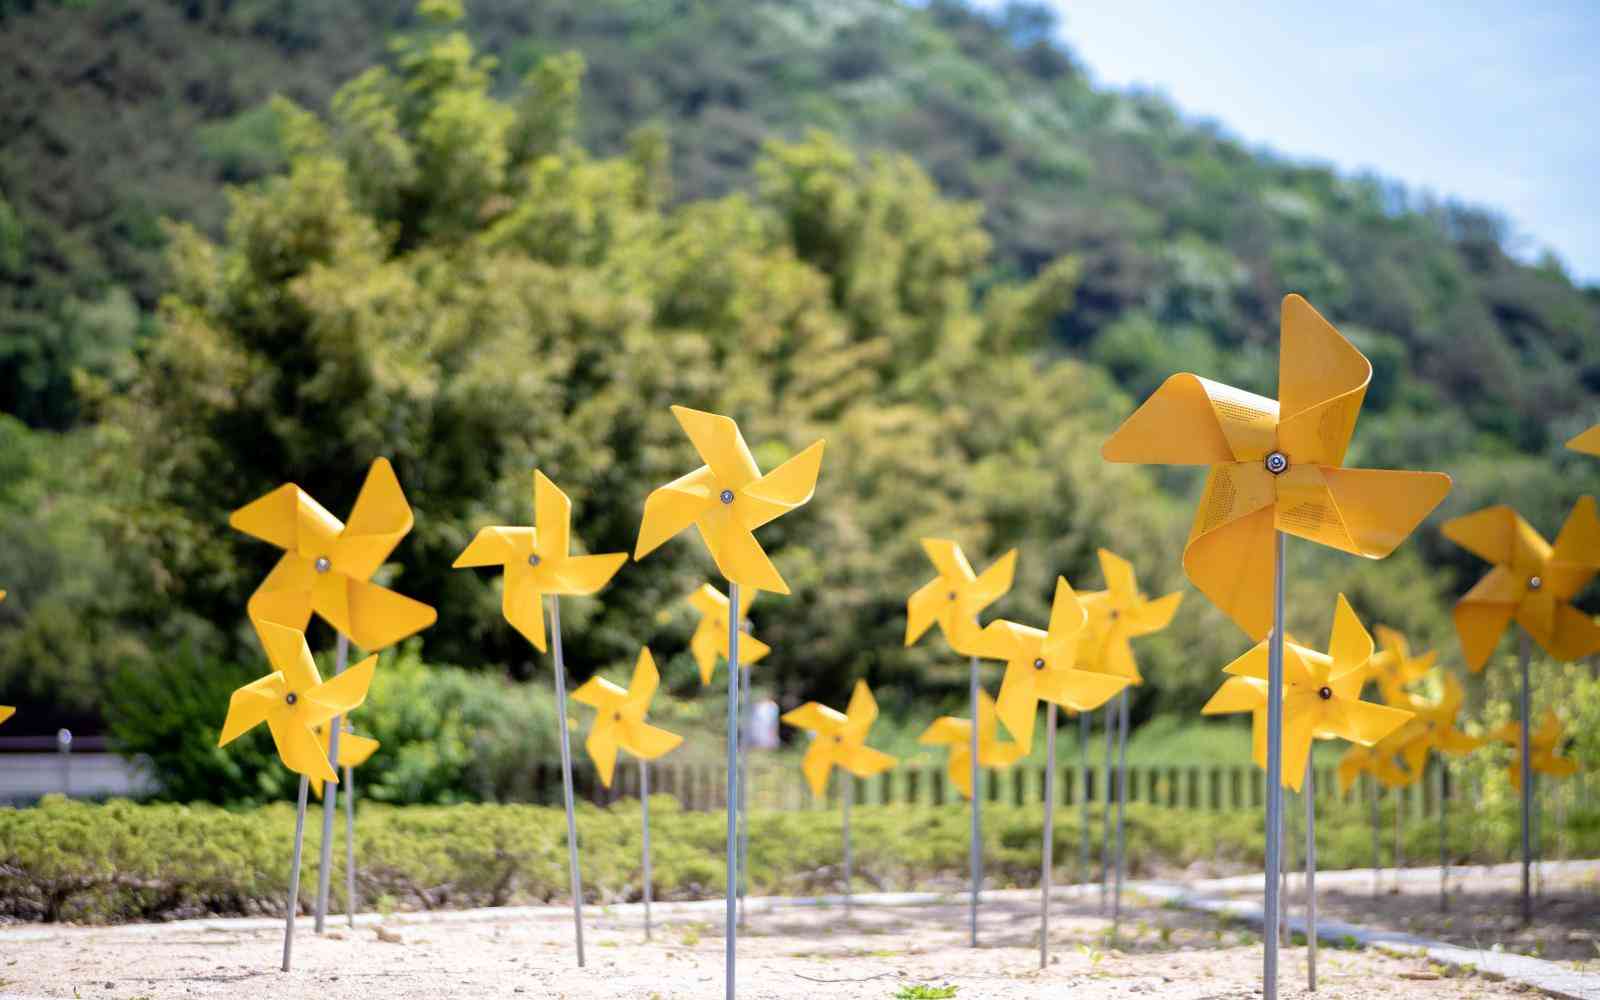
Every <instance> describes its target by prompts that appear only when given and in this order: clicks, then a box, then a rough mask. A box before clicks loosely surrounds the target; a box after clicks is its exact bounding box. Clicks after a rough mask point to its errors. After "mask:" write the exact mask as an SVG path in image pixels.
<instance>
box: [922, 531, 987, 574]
mask: <svg viewBox="0 0 1600 1000" xmlns="http://www.w3.org/2000/svg"><path fill="white" fill-rule="evenodd" d="M922 551H924V552H926V553H927V554H928V559H929V561H931V562H932V563H933V568H934V569H935V570H937V571H938V573H939V576H940V577H942V578H943V579H944V582H945V584H946V585H949V584H952V583H960V582H964V581H967V582H970V581H971V580H974V579H976V578H977V574H975V573H974V572H973V571H972V564H971V563H969V562H967V554H966V553H965V552H962V551H961V546H959V545H957V544H956V543H955V542H952V541H950V540H949V539H948V538H924V539H922Z"/></svg>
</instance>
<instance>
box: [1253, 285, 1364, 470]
mask: <svg viewBox="0 0 1600 1000" xmlns="http://www.w3.org/2000/svg"><path fill="white" fill-rule="evenodd" d="M1279 329H1280V331H1281V334H1280V337H1279V341H1278V406H1279V408H1280V409H1279V413H1280V419H1279V424H1278V442H1277V444H1278V448H1279V449H1280V450H1282V451H1284V452H1287V453H1288V454H1290V455H1292V456H1294V459H1295V461H1297V462H1303V463H1311V464H1313V465H1339V464H1340V463H1342V462H1343V461H1344V453H1345V449H1346V447H1348V446H1349V443H1350V435H1351V434H1353V433H1354V432H1355V427H1356V418H1357V417H1358V416H1359V415H1360V414H1361V403H1362V400H1363V399H1365V398H1366V394H1367V383H1369V382H1370V381H1371V380H1372V363H1371V362H1369V361H1368V360H1367V359H1366V357H1365V356H1363V355H1362V353H1361V352H1360V351H1358V350H1356V347H1355V345H1354V344H1352V343H1350V341H1348V340H1346V339H1345V337H1344V335H1343V334H1341V333H1340V332H1339V331H1338V330H1337V329H1335V328H1334V326H1333V324H1332V323H1329V322H1328V321H1327V320H1326V319H1323V318H1322V314H1321V313H1319V312H1317V311H1316V310H1315V309H1314V308H1312V306H1311V303H1309V302H1307V301H1306V300H1305V299H1304V298H1302V297H1300V296H1299V295H1286V296H1284V299H1283V318H1282V320H1281V322H1280V324H1279Z"/></svg>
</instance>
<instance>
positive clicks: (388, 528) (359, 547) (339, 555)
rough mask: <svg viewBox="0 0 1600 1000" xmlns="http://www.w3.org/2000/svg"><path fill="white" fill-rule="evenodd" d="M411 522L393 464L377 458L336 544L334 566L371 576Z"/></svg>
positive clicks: (386, 557) (349, 571)
mask: <svg viewBox="0 0 1600 1000" xmlns="http://www.w3.org/2000/svg"><path fill="white" fill-rule="evenodd" d="M412 521H413V519H412V515H411V505H410V504H408V503H406V495H405V493H404V492H403V491H402V490H401V489H400V480H399V479H397V478H396V477H395V474H394V467H393V466H391V465H390V464H389V460H388V459H386V458H379V459H376V460H375V461H374V462H373V463H372V467H371V468H370V469H368V470H367V478H366V481H365V482H364V483H362V484H361V492H360V493H359V494H357V496H356V503H355V507H354V508H353V509H352V510H351V511H350V521H349V523H348V524H346V525H345V529H344V532H343V533H342V534H341V535H340V536H339V539H338V541H337V542H335V543H334V549H333V562H334V565H335V566H336V567H337V568H338V569H339V571H340V572H342V573H346V574H348V575H349V576H352V577H355V578H356V579H358V580H366V579H368V578H370V577H371V576H372V574H373V573H375V572H377V570H378V567H379V566H382V565H383V562H384V560H385V559H388V558H389V553H391V552H393V551H394V547H395V546H396V545H398V544H400V539H402V538H404V537H405V536H406V533H407V532H408V531H410V530H411V525H412Z"/></svg>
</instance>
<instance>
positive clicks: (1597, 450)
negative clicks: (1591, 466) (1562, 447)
mask: <svg viewBox="0 0 1600 1000" xmlns="http://www.w3.org/2000/svg"><path fill="white" fill-rule="evenodd" d="M1567 447H1568V448H1571V449H1572V450H1573V451H1581V452H1583V453H1584V454H1585V455H1600V424H1595V425H1594V426H1593V427H1591V428H1589V429H1588V430H1586V431H1584V432H1583V433H1582V434H1579V435H1578V436H1577V437H1575V438H1573V439H1572V440H1571V441H1568V442H1567Z"/></svg>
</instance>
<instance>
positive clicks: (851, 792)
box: [844, 773, 856, 920]
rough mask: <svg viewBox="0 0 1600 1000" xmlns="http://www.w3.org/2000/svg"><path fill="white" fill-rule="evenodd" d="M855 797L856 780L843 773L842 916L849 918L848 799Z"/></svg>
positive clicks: (850, 914)
mask: <svg viewBox="0 0 1600 1000" xmlns="http://www.w3.org/2000/svg"><path fill="white" fill-rule="evenodd" d="M855 797H856V782H855V779H854V778H853V777H851V776H850V775H849V774H848V773H846V774H845V775H844V918H845V919H846V920H849V919H850V918H851V916H853V914H852V913H851V909H852V907H851V902H850V875H851V871H850V869H851V864H850V862H851V858H850V800H851V799H853V798H855Z"/></svg>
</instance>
